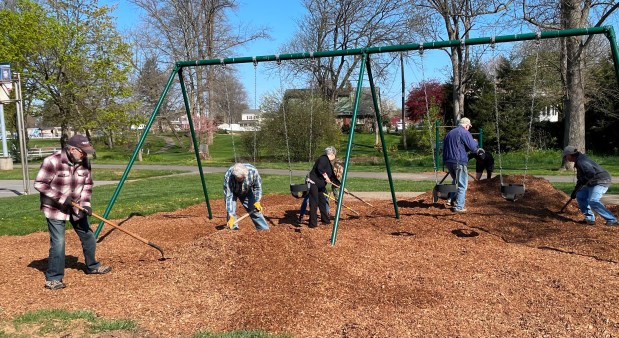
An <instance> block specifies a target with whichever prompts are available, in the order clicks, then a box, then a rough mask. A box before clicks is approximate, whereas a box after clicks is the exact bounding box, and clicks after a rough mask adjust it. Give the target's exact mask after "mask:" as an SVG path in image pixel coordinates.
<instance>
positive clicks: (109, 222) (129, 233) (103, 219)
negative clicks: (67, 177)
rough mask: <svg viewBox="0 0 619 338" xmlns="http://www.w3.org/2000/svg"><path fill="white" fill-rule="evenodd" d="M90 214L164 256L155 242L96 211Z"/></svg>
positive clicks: (77, 205)
mask: <svg viewBox="0 0 619 338" xmlns="http://www.w3.org/2000/svg"><path fill="white" fill-rule="evenodd" d="M71 204H72V205H73V206H74V207H76V208H78V209H79V210H82V211H85V210H84V208H82V207H81V206H80V205H79V204H77V203H75V202H72V203H71ZM92 216H93V217H95V218H98V219H99V220H101V221H103V222H105V224H107V225H109V226H111V227H112V228H114V229H118V230H119V231H122V232H124V233H126V234H127V235H129V236H131V237H133V238H135V239H137V240H138V241H140V242H142V243H144V244H146V245H149V246H151V247H153V248H155V249H157V250H159V252H160V253H161V257H165V256H164V255H163V250H162V249H161V248H160V247H159V246H158V245H156V244H155V243H153V242H149V241H148V240H146V239H144V238H142V237H140V236H138V235H136V234H134V233H133V232H131V231H129V230H126V229H123V228H122V227H121V226H120V225H118V224H116V223H114V222H112V221H110V220H107V219H105V218H104V217H103V216H100V215H98V214H96V213H94V212H93V213H92Z"/></svg>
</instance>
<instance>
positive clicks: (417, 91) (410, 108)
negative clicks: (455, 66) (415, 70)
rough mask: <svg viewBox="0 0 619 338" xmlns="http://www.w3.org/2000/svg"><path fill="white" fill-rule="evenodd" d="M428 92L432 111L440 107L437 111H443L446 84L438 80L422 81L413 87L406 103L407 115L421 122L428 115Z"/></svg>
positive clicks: (414, 120) (412, 119)
mask: <svg viewBox="0 0 619 338" xmlns="http://www.w3.org/2000/svg"><path fill="white" fill-rule="evenodd" d="M424 87H425V88H424ZM426 92H427V94H428V106H429V109H430V112H432V111H433V109H434V110H436V108H438V111H437V112H438V113H440V114H442V113H443V106H442V102H443V97H444V95H445V86H444V85H442V84H441V83H439V82H438V81H436V80H429V81H425V82H421V83H420V84H419V85H418V86H417V87H413V88H412V89H411V91H410V92H409V93H408V96H407V97H406V102H405V103H404V104H405V106H406V115H407V116H408V118H409V119H410V120H411V121H413V122H419V121H421V120H423V118H424V117H425V116H426V109H427V108H426ZM437 112H435V114H436V113H437ZM433 115H434V114H433Z"/></svg>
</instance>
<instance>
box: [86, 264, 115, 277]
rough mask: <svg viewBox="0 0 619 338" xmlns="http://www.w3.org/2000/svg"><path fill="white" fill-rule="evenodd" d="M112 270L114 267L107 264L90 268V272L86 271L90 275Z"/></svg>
mask: <svg viewBox="0 0 619 338" xmlns="http://www.w3.org/2000/svg"><path fill="white" fill-rule="evenodd" d="M110 271H112V267H111V266H106V265H99V267H98V268H96V269H93V270H88V272H86V273H87V274H89V275H104V274H106V273H108V272H110Z"/></svg>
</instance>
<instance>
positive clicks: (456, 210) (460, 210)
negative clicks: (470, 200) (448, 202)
mask: <svg viewBox="0 0 619 338" xmlns="http://www.w3.org/2000/svg"><path fill="white" fill-rule="evenodd" d="M451 211H453V212H455V213H456V214H461V213H465V212H466V209H456V208H453V209H451Z"/></svg>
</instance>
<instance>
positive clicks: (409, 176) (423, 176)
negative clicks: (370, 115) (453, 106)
mask: <svg viewBox="0 0 619 338" xmlns="http://www.w3.org/2000/svg"><path fill="white" fill-rule="evenodd" d="M92 168H93V170H96V169H97V168H107V169H123V170H124V169H125V168H126V165H124V164H93V165H92ZM140 169H151V170H184V171H189V172H191V173H195V174H197V173H198V172H199V171H198V167H196V166H183V165H144V164H135V165H133V167H132V170H140ZM227 170H228V168H226V167H202V171H203V172H204V174H213V173H221V174H223V173H225V172H226V171H227ZM259 170H260V173H261V174H268V175H286V176H287V175H289V174H290V172H291V171H289V170H286V169H259ZM306 174H307V170H292V176H296V177H304V176H305V175H306ZM444 175H445V173H438V180H439V181H440V180H441V179H442V178H443V176H444ZM348 177H356V178H374V179H384V180H386V179H388V177H387V172H356V171H349V172H348ZM391 177H392V178H393V179H394V180H411V181H436V180H437V179H436V177H437V176H436V175H435V174H434V173H433V172H430V173H391ZM537 177H542V178H544V179H546V180H548V181H549V182H564V183H574V184H575V180H576V177H575V176H573V175H571V176H548V175H542V176H537ZM117 183H118V182H117V181H95V186H97V185H106V184H117ZM613 183H614V184H619V177H613ZM23 191H24V187H23V181H22V180H0V198H1V197H10V196H19V195H22V194H23ZM37 193H38V192H37V191H36V190H34V187H33V182H32V181H31V183H30V194H37ZM421 193H422V192H396V197H398V198H411V197H414V196H417V195H419V194H421ZM355 194H356V195H359V196H360V197H361V196H362V194H367V195H365V197H367V198H370V199H371V198H374V199H377V198H378V199H391V193H390V192H388V191H387V192H383V193H381V192H367V193H363V192H355ZM602 201H604V203H611V204H619V195H608V194H607V195H605V196H604V198H603V199H602Z"/></svg>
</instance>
